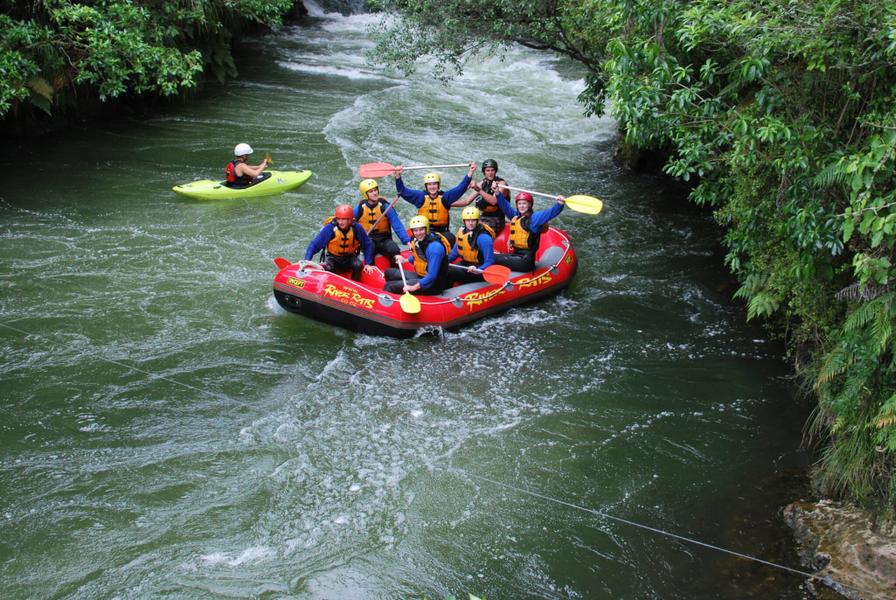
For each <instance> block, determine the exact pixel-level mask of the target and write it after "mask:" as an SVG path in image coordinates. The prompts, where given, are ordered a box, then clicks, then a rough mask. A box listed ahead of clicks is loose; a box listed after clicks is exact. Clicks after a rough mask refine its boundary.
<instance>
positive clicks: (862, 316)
mask: <svg viewBox="0 0 896 600" xmlns="http://www.w3.org/2000/svg"><path fill="white" fill-rule="evenodd" d="M883 308H884V305H883V303H881V302H879V301H877V300H871V301H869V302H865V303H864V304H861V305H859V307H858V308H856V309H855V310H854V311H852V313H851V314H850V315H849V316H848V317H846V321H845V322H844V323H843V331H844V332H846V333H851V332H853V331H856V330H858V329H861V328H863V327H864V326H865V325H867V324H868V322H869V321H871V320H872V319H877V318H879V313H881V312H883Z"/></svg>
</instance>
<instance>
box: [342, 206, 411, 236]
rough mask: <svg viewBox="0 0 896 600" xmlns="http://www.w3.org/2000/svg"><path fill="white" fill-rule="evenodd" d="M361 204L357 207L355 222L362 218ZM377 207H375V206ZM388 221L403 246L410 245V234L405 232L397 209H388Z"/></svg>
mask: <svg viewBox="0 0 896 600" xmlns="http://www.w3.org/2000/svg"><path fill="white" fill-rule="evenodd" d="M361 204H364V203H363V202H361V203H360V204H358V205H357V206H355V221H356V222H357V221H358V219H360V218H361ZM374 206H375V205H374ZM386 220H388V221H389V225H391V226H392V231H394V232H395V235H397V236H398V239H399V240H401V243H402V244H410V243H411V238H409V237H408V232H407V231H406V230H405V228H404V225H402V223H401V219H400V218H399V216H398V213H397V212H395V207H394V206H393V207H392V208H390V209H388V210H387V211H386Z"/></svg>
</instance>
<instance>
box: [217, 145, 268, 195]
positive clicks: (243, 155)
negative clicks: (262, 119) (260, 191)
mask: <svg viewBox="0 0 896 600" xmlns="http://www.w3.org/2000/svg"><path fill="white" fill-rule="evenodd" d="M250 154H252V146H250V145H249V144H237V145H236V146H235V147H234V149H233V155H234V157H235V158H234V159H233V160H232V161H230V162H229V163H227V167H225V169H224V176H225V177H226V179H227V186H228V187H232V188H244V187H249V186H250V185H252V184H253V183H258V182H257V181H256V178H258V177H260V176H261V174H262V172H263V171H264V170H265V168H267V166H268V159H266V158H264V159H262V161H261V164H259V165H255V166H254V167H253V166H252V165H250V164H249V155H250Z"/></svg>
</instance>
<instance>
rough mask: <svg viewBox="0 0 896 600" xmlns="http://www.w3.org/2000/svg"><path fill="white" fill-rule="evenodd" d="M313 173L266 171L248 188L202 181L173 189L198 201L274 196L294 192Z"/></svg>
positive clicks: (208, 180) (209, 180) (221, 182)
mask: <svg viewBox="0 0 896 600" xmlns="http://www.w3.org/2000/svg"><path fill="white" fill-rule="evenodd" d="M311 175H312V173H311V171H265V172H264V174H263V175H262V177H263V179H261V180H260V181H259V182H258V183H253V184H252V185H250V186H248V187H240V188H234V187H230V186H228V185H227V184H226V183H225V182H223V181H220V180H218V181H213V180H211V179H201V180H199V181H194V182H192V183H184V184H182V185H176V186H174V187H173V188H171V189H172V190H173V191H175V192H177V193H178V194H180V195H181V196H186V197H187V198H194V199H196V200H217V199H219V198H220V199H224V198H256V197H258V196H273V195H275V194H282V193H283V192H288V191H289V190H294V189H296V188H297V187H299V186H300V185H302V184H303V183H305V182H306V181H308V180H309V179H310V178H311Z"/></svg>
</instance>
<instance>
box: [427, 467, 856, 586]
mask: <svg viewBox="0 0 896 600" xmlns="http://www.w3.org/2000/svg"><path fill="white" fill-rule="evenodd" d="M433 466H434V467H435V468H437V469H441V470H443V471H448V472H451V473H455V474H458V475H463V476H466V477H471V478H473V479H479V480H481V481H485V482H487V483H490V484H492V485H496V486H498V487H502V488H506V489H508V490H512V491H514V492H517V493H519V494H522V495H526V496H532V497H533V498H538V499H540V500H545V501H547V502H553V503H555V504H559V505H561V506H566V507H568V508H573V509H575V510H578V511H582V512H586V513H589V514H591V515H594V516H596V517H602V518H605V519H609V520H611V521H616V522H618V523H623V524H625V525H630V526H631V527H636V528H638V529H643V530H645V531H650V532H651V533H656V534H659V535H662V536H666V537H669V538H672V539H675V540H679V541H682V542H687V543H689V544H694V545H695V546H701V547H703V548H708V549H710V550H715V551H716V552H721V553H723V554H730V555H731V556H736V557H738V558H743V559H745V560H749V561H753V562H756V563H759V564H763V565H766V566H768V567H772V568H774V569H780V570H782V571H787V572H789V573H793V574H795V575H801V576H803V577H808V578H809V579H810V580H811V579H816V580H818V581H819V582H821V583H823V584H825V585H827V586H829V587H831V588H832V589H834V590H835V591H837V592H838V593H841V594H842V593H843V591H844V590H846V589H849V590H854V591H856V592H859V593H864V594H868V593H869V592H868V591H867V590H863V589H861V588H857V587H855V586H851V585H847V584H845V583H842V582H840V581H837V580H836V579H833V578H832V577H830V576H828V575H819V574H818V573H810V572H809V571H804V570H802V569H795V568H793V567H788V566H787V565H782V564H780V563H776V562H772V561H768V560H765V559H762V558H759V557H757V556H752V555H749V554H744V553H743V552H738V551H736V550H730V549H728V548H723V547H721V546H716V545H714V544H710V543H707V542H701V541H700V540H697V539H694V538H690V537H687V536H684V535H679V534H677V533H672V532H671V531H666V530H664V529H659V528H656V527H651V526H650V525H644V524H643V523H638V522H636V521H632V520H630V519H624V518H622V517H617V516H615V515H611V514H610V513H608V512H605V511H601V510H596V509H593V508H588V507H586V506H581V505H579V504H574V503H572V502H567V501H566V500H561V499H559V498H554V497H552V496H548V495H546V494H542V493H539V492H533V491H532V490H527V489H525V488H521V487H519V486H515V485H512V484H509V483H504V482H502V481H496V480H494V479H491V478H489V477H485V476H483V475H477V474H475V473H470V472H469V471H466V470H464V469H458V468H457V467H447V466H442V465H433Z"/></svg>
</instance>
